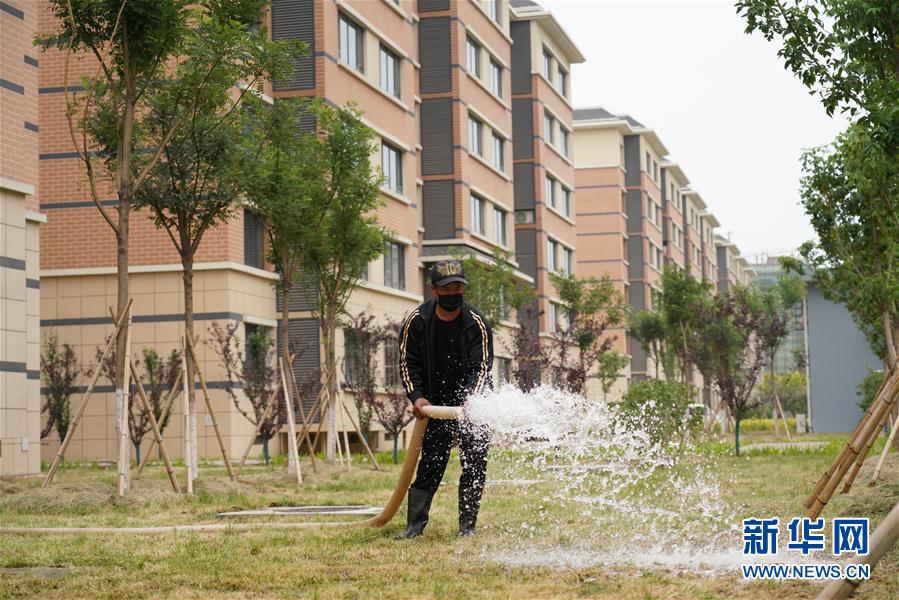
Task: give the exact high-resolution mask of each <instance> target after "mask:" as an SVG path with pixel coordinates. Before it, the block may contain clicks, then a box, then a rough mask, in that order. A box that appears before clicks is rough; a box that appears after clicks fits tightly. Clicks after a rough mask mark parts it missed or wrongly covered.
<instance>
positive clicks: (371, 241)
mask: <svg viewBox="0 0 899 600" xmlns="http://www.w3.org/2000/svg"><path fill="white" fill-rule="evenodd" d="M313 110H314V114H315V117H316V121H317V123H318V127H319V131H320V134H321V135H320V137H319V138H317V139H319V143H320V144H321V146H320V152H321V155H320V156H321V160H322V161H323V164H324V165H325V169H324V172H323V176H322V178H321V179H320V184H321V185H317V186H314V187H313V189H312V190H311V192H312V197H311V206H312V215H311V217H312V218H310V219H307V220H304V222H303V223H302V225H303V226H304V227H303V229H302V230H301V232H300V234H299V236H298V238H297V239H298V244H300V248H298V252H297V256H298V257H299V261H300V264H301V265H302V266H303V270H302V272H301V273H300V277H301V281H303V283H304V284H305V286H306V287H307V289H313V288H314V289H316V290H318V298H317V302H316V304H315V306H314V312H315V314H316V315H317V316H318V318H319V321H320V330H321V338H322V346H323V348H324V361H323V363H322V370H323V371H324V379H325V390H326V393H327V399H328V437H327V453H326V454H327V458H328V461H329V462H333V461H334V458H335V451H336V441H337V415H338V411H339V410H340V409H339V407H338V406H337V402H338V395H337V356H336V348H335V341H336V330H337V325H338V321H339V318H340V316H341V315H342V314H343V313H344V309H345V307H346V302H347V300H348V299H349V297H350V294H352V292H353V291H354V290H355V289H356V286H357V285H358V282H359V279H360V277H362V276H363V275H364V274H365V272H366V269H367V268H368V264H369V263H370V262H371V261H372V260H374V259H375V258H376V257H378V256H380V255H381V254H382V253H383V252H384V251H385V249H386V245H387V243H388V240H389V236H388V234H387V232H386V231H385V230H384V229H383V228H381V227H380V226H379V225H378V220H377V215H376V214H375V211H376V209H377V208H378V207H380V206H382V205H383V199H382V197H381V195H380V185H381V177H380V175H378V174H377V173H376V172H375V171H374V169H373V167H372V164H371V157H372V156H373V155H374V153H375V151H376V147H375V145H374V143H373V141H372V140H373V132H372V130H371V129H369V128H368V127H367V126H365V125H364V124H363V123H362V121H361V113H360V112H359V111H358V110H357V109H356V108H355V107H354V106H352V105H351V106H348V107H343V108H333V107H330V106H318V107H315V108H314V109H313Z"/></svg>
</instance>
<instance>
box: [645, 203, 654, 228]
mask: <svg viewBox="0 0 899 600" xmlns="http://www.w3.org/2000/svg"><path fill="white" fill-rule="evenodd" d="M653 206H654V204H653V203H652V199H651V198H647V199H646V219H647V220H648V221H649V222H650V223H655V215H654V214H653V210H652V208H653Z"/></svg>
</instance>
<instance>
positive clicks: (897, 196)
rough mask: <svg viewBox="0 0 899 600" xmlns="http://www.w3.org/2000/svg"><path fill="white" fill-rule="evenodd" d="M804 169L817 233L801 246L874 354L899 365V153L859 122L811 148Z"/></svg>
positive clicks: (805, 200) (805, 196)
mask: <svg viewBox="0 0 899 600" xmlns="http://www.w3.org/2000/svg"><path fill="white" fill-rule="evenodd" d="M897 112H899V111H897ZM803 172H804V175H803V178H802V181H801V200H802V204H803V207H804V208H805V212H806V214H808V215H809V217H810V219H811V222H812V227H814V229H815V233H816V234H817V238H818V239H817V241H816V242H807V243H806V244H804V245H803V246H802V248H801V253H802V256H803V257H804V258H805V260H806V261H807V262H808V265H809V267H810V268H811V269H812V272H813V277H814V280H815V282H816V283H817V284H818V285H819V287H820V288H821V290H822V292H823V293H824V295H825V296H826V297H827V298H829V299H831V300H833V301H835V302H841V303H843V304H845V305H846V308H847V309H848V310H849V311H850V312H851V313H852V315H853V317H854V318H855V321H856V322H857V323H858V325H859V327H860V329H861V330H862V331H863V332H864V334H865V336H866V337H867V339H868V342H869V343H870V345H871V348H872V350H873V351H874V353H875V354H877V356H880V357H882V358H883V359H884V360H885V361H886V364H889V365H892V364H895V362H896V358H897V337H899V304H897V301H896V299H897V298H899V154H897V153H895V152H894V153H892V154H890V153H889V152H888V151H887V149H886V148H885V147H884V146H883V145H882V144H879V143H877V141H876V140H875V137H874V136H873V135H872V133H871V131H869V130H868V128H866V127H864V126H862V125H860V124H856V125H852V126H850V128H849V129H848V130H847V131H846V132H845V133H843V134H842V135H840V136H839V137H838V138H837V140H836V142H835V143H834V144H833V145H832V146H830V147H825V148H816V149H812V150H810V151H808V152H806V153H805V154H804V155H803ZM791 268H793V269H795V270H800V271H801V270H802V265H798V264H796V263H793V264H792V265H791Z"/></svg>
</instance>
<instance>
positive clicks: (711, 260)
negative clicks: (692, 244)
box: [699, 210, 721, 284]
mask: <svg viewBox="0 0 899 600" xmlns="http://www.w3.org/2000/svg"><path fill="white" fill-rule="evenodd" d="M699 219H700V221H699V222H700V224H701V225H702V231H701V238H702V244H701V253H700V254H701V256H702V278H703V279H704V280H706V281H708V282H709V283H712V284H714V283H715V281H716V279H717V277H718V251H717V249H716V248H715V229H716V228H717V227H720V226H721V223H719V222H718V219H716V218H715V215H714V214H712V213H711V212H710V211H708V210H706V211H703V212H701V213H700V214H699Z"/></svg>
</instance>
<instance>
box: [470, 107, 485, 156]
mask: <svg viewBox="0 0 899 600" xmlns="http://www.w3.org/2000/svg"><path fill="white" fill-rule="evenodd" d="M472 128H474V129H472ZM473 141H474V142H476V144H473V143H472V142H473ZM468 151H469V152H471V153H472V154H476V155H478V156H480V157H481V158H484V122H483V121H482V120H480V119H479V118H477V117H475V116H474V115H473V114H471V113H468Z"/></svg>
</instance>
